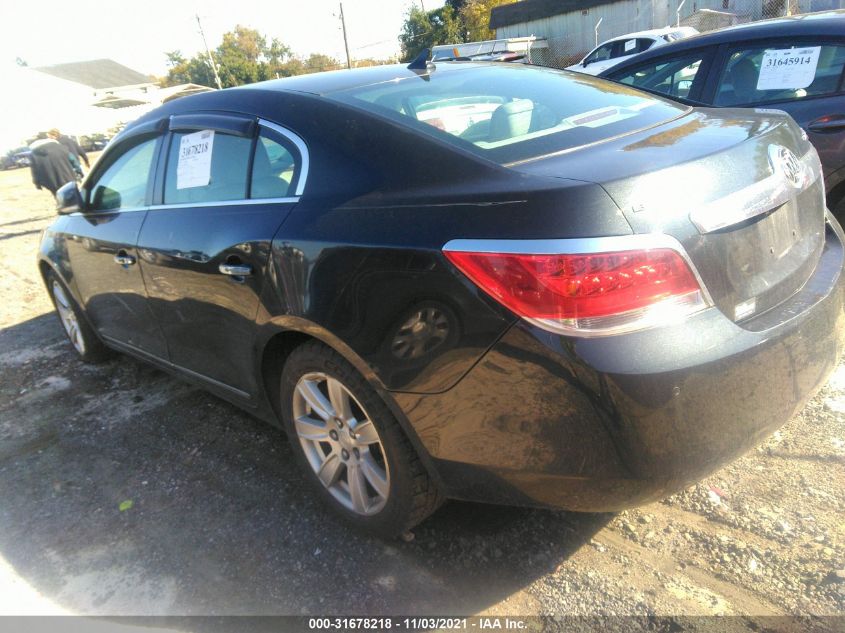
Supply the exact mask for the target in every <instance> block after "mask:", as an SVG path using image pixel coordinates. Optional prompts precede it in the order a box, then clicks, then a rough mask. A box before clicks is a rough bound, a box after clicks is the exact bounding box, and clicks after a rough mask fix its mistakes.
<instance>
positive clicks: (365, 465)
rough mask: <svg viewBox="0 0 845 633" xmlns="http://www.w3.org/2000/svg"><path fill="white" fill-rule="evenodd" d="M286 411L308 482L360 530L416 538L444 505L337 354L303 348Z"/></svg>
mask: <svg viewBox="0 0 845 633" xmlns="http://www.w3.org/2000/svg"><path fill="white" fill-rule="evenodd" d="M280 394H281V411H282V418H283V421H284V424H285V430H286V431H287V433H288V436H289V438H290V441H291V444H292V445H293V450H294V453H295V454H296V456H297V459H298V461H299V462H300V463H301V464H302V466H303V467H304V469H305V471H306V477H307V478H308V480H309V481H310V482H311V484H312V485H313V488H314V490H316V491H317V494H318V495H319V496H320V498H321V499H323V501H324V502H326V503H327V504H328V505H329V507H330V508H331V509H332V510H333V511H334V512H335V513H337V514H338V515H340V516H341V517H342V518H343V519H344V520H345V521H346V522H347V523H349V524H351V525H352V526H353V527H355V528H357V529H360V530H363V531H366V532H369V533H374V534H377V535H379V536H382V537H387V538H389V537H393V536H396V535H399V534H402V533H403V532H405V531H407V530H409V529H410V528H412V527H413V526H415V525H417V524H418V523H420V522H421V521H422V520H423V519H425V518H426V517H428V516H429V515H430V514H431V513H432V512H434V511H435V510H436V509H437V508H438V507H439V506H440V504H441V503H442V501H443V498H442V497H441V495H440V492H439V490H438V489H437V486H436V484H435V482H434V481H433V480H432V479H431V477H430V476H429V475H428V473H427V472H426V470H425V468H424V467H423V465H422V463H421V461H420V459H419V456H418V455H417V453H416V451H415V450H414V448H413V447H412V446H411V443H410V441H409V440H408V438H407V436H406V435H405V433H404V432H403V430H402V428H401V427H400V425H399V422H398V421H397V420H396V417H395V416H394V415H393V414H392V413H391V411H390V409H389V408H388V407H387V405H386V404H385V402H384V401H383V400H382V399H381V397H380V396H379V395H378V394H377V393H376V392H375V390H374V389H373V388H372V387H371V386H370V385H369V384H367V382H366V380H364V378H363V377H362V376H361V374H359V373H358V372H357V371H356V370H355V368H353V367H352V366H351V365H350V364H349V363H348V362H347V361H346V360H345V359H344V358H342V357H341V356H340V355H339V354H338V353H337V352H335V351H334V350H332V349H330V348H329V347H327V346H325V345H323V344H322V343H320V342H318V341H312V342H308V343H304V344H302V345H300V346H299V347H297V348H296V349H295V350H294V351H293V352H291V354H290V356H289V357H288V359H287V362H286V363H285V366H284V369H283V370H282V377H281V388H280Z"/></svg>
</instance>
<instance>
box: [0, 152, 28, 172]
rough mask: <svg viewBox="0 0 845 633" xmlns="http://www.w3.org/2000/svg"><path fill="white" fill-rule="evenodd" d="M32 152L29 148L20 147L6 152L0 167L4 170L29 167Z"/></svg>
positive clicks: (0, 161) (0, 160)
mask: <svg viewBox="0 0 845 633" xmlns="http://www.w3.org/2000/svg"><path fill="white" fill-rule="evenodd" d="M31 154H32V152H31V151H30V149H29V148H28V147H19V148H17V149H13V150H10V151H8V152H6V154H4V155H3V156H2V158H1V159H0V165H2V168H3V170H6V169H18V168H20V167H29V165H30V163H31V162H32V159H31V157H30V155H31Z"/></svg>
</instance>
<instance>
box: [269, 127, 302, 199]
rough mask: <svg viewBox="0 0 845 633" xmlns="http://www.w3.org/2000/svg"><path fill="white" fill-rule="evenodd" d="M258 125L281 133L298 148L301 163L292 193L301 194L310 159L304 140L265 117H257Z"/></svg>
mask: <svg viewBox="0 0 845 633" xmlns="http://www.w3.org/2000/svg"><path fill="white" fill-rule="evenodd" d="M258 125H260V126H262V127H266V128H267V129H268V130H273V131H274V132H276V133H277V134H281V135H282V136H284V137H285V138H286V139H288V140H289V141H290V142H291V143H293V144H294V145H295V146H296V149H297V150H299V158H300V160H301V161H302V164H301V165H300V168H299V179H298V180H297V181H296V191H295V192H294V193H295V194H296V195H297V196H301V195H302V192H303V191H304V190H305V182H306V181H307V180H308V169H309V167H310V161H309V158H308V147H307V146H306V145H305V141H303V140H302V138H300V137H299V136H297V135H296V134H294V133H293V132H291V131H290V130H289V129H287V128H284V127H282V126H281V125H278V124H277V123H273V122H271V121H267V120H266V119H258Z"/></svg>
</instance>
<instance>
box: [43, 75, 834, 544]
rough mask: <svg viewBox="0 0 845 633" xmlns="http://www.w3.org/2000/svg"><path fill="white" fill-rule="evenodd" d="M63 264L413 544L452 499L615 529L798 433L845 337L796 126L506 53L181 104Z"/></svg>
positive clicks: (329, 486)
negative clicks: (797, 419)
mask: <svg viewBox="0 0 845 633" xmlns="http://www.w3.org/2000/svg"><path fill="white" fill-rule="evenodd" d="M58 198H59V205H60V207H59V212H60V217H59V218H58V219H57V220H56V221H55V222H54V223H53V224H52V226H50V227H49V228H48V229H47V231H46V232H45V234H44V236H43V239H42V241H41V246H40V251H39V257H38V265H39V266H40V269H41V272H42V274H43V277H44V281H45V283H46V285H47V289H48V291H49V292H50V294H51V296H52V298H53V300H54V301H55V304H56V308H57V311H58V314H59V316H60V318H61V322H62V323H63V325H64V328H65V330H66V331H67V333H68V336H69V338H70V340H71V342H72V343H73V345H74V346H75V348H76V350H77V351H78V352H79V354H80V356H81V357H82V359H83V360H90V361H95V360H99V359H101V358H103V357H104V356H105V355H106V353H107V351H108V350H109V349H111V350H118V351H120V352H124V353H127V354H131V355H133V356H136V357H138V358H141V359H144V360H146V361H149V362H151V363H153V364H155V365H157V366H158V367H161V368H163V369H165V370H168V371H171V372H173V373H175V374H177V375H179V376H181V377H183V378H185V379H187V380H189V381H193V382H194V383H196V384H199V385H202V386H204V387H206V388H207V389H209V390H210V391H212V392H214V393H215V394H217V395H219V396H220V397H222V398H225V399H227V400H230V401H231V402H234V403H236V404H238V405H240V406H241V407H243V408H244V409H246V410H248V411H251V412H252V413H254V414H255V415H256V416H259V417H260V418H263V419H265V420H267V421H269V422H271V423H274V424H278V425H281V426H283V427H284V428H285V429H286V431H287V433H288V435H289V436H290V438H291V441H292V444H293V446H294V452H295V453H296V455H297V456H298V459H299V460H300V461H301V463H302V466H303V468H304V470H305V472H306V476H307V478H308V479H309V480H310V482H311V484H313V486H314V490H315V494H318V495H320V496H321V497H322V498H324V499H325V500H326V502H327V503H328V504H329V505H330V506H331V507H332V508H334V509H335V510H336V511H337V512H339V513H340V514H341V515H342V516H343V517H345V518H346V519H347V520H348V521H350V522H351V523H352V524H354V525H356V526H359V527H363V528H365V529H368V530H372V531H375V532H377V533H380V534H394V533H397V532H399V531H402V530H404V529H407V528H408V527H410V526H412V525H414V524H415V523H417V522H419V521H421V520H422V519H423V518H425V517H426V516H427V515H428V514H429V513H431V512H433V511H434V510H435V509H436V508H437V507H438V505H439V504H440V503H441V501H442V500H443V499H445V498H449V497H452V498H461V499H473V500H478V501H485V502H493V503H503V504H528V505H540V506H555V507H563V508H569V509H573V510H582V511H607V510H614V509H620V508H624V507H626V506H631V505H635V504H640V503H644V502H647V501H650V500H653V499H658V498H661V497H663V496H665V495H667V494H669V493H671V492H672V491H674V490H677V489H679V488H680V487H683V486H686V485H688V484H689V483H690V482H692V481H695V480H696V479H697V478H700V477H702V476H704V475H705V474H707V473H709V472H711V471H713V470H714V469H715V468H717V467H718V466H719V465H720V464H722V463H724V462H725V461H726V460H729V459H731V458H734V457H736V456H737V455H740V454H741V453H742V452H744V451H746V450H747V449H749V448H750V447H752V446H754V445H755V444H756V443H758V442H760V441H761V440H762V439H763V438H764V437H765V436H766V435H767V434H768V433H770V432H772V431H773V430H774V429H775V428H777V427H778V426H779V425H781V424H783V423H784V422H785V421H786V420H787V419H788V418H789V417H790V416H791V415H793V414H794V413H795V412H796V411H797V410H798V409H800V407H801V406H802V405H803V403H804V402H805V401H806V400H807V399H808V398H809V397H810V395H811V394H812V393H813V392H814V391H815V390H816V389H817V388H819V386H820V385H821V384H822V383H823V382H824V380H825V379H826V376H827V375H828V373H829V372H830V371H831V370H832V368H833V367H834V366H835V364H836V362H837V359H838V356H839V354H840V352H841V350H842V345H843V336H844V335H845V314H843V295H845V282H843V277H842V270H843V262H845V254H844V253H845V252H844V251H843V233H842V229H841V228H840V226H839V224H838V223H837V222H836V221H835V220H834V219H832V217H831V216H830V215H829V214H828V213H827V212H826V210H825V206H824V189H823V184H822V178H821V167H820V164H819V160H818V156H817V154H816V151H815V150H814V149H813V147H812V145H811V144H810V143H809V142H808V141H807V140H806V138H805V137H804V135H803V134H802V132H801V129H800V128H799V127H798V126H797V125H795V123H794V122H793V121H792V120H791V119H790V118H789V117H788V116H786V115H783V114H778V113H769V114H760V113H755V112H753V111H749V110H724V111H714V110H696V109H694V108H691V107H687V106H684V105H680V104H678V103H676V102H674V101H669V100H664V99H663V98H660V97H655V96H653V95H650V94H648V93H645V92H640V91H638V90H635V89H632V88H629V87H626V86H620V85H619V84H615V83H611V82H607V81H604V80H600V79H596V78H593V77H589V76H586V75H579V74H575V73H568V72H563V71H555V70H549V69H540V68H533V67H529V66H522V65H511V64H497V63H474V62H463V63H462V62H458V63H448V62H446V63H438V64H437V65H436V66H434V65H433V64H431V63H429V64H425V63H424V62H423V63H419V64H414V65H412V66H411V67H404V66H387V67H378V68H368V69H361V70H356V71H351V72H350V71H341V72H335V73H323V74H318V75H309V76H304V77H296V78H290V79H283V80H278V81H271V82H267V83H262V84H256V85H251V86H246V87H243V88H237V89H231V90H223V91H217V92H213V93H206V94H201V95H197V96H194V97H188V98H185V99H179V100H176V101H173V102H171V103H168V104H165V105H164V106H162V107H161V108H159V109H157V110H155V111H153V112H151V113H149V114H148V115H146V116H145V117H143V118H142V119H141V120H139V121H138V122H136V123H135V124H133V125H131V126H129V127H128V128H127V129H125V130H124V131H123V132H122V133H121V134H120V135H119V136H118V137H117V138H115V139H114V140H113V141H112V143H111V144H110V145H109V147H108V148H107V149H106V151H105V153H104V154H103V156H102V157H101V158H100V160H99V161H98V162H97V164H96V166H95V167H94V168H93V169H92V171H91V173H90V174H89V175H88V177H87V178H86V179H85V181H84V182H83V184H82V187H81V190H79V189H77V188H76V186H75V185H74V184H69V185H67V186H66V187H65V188H64V189H63V190H61V191H60V192H59V194H58Z"/></svg>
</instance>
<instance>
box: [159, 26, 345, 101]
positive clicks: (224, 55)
mask: <svg viewBox="0 0 845 633" xmlns="http://www.w3.org/2000/svg"><path fill="white" fill-rule="evenodd" d="M211 54H212V55H213V56H214V61H215V62H217V66H218V72H219V73H220V82H221V83H222V84H223V87H224V88H229V87H232V86H240V85H243V84H247V83H253V82H256V81H264V80H265V79H276V78H278V77H291V76H293V75H302V74H304V73H313V72H320V71H323V70H335V69H337V68H342V65H341V63H340V62H339V61H338V60H337V59H335V58H334V57H329V56H328V55H323V54H322V53H312V54H311V55H310V56H308V57H307V58H305V59H303V58H302V57H298V56H296V55H294V54H293V51H291V49H290V47H289V46H287V45H285V44H284V43H283V42H281V41H280V40H278V39H276V38H273V39H272V40H270V42H269V44H268V42H267V38H266V37H264V36H263V35H262V34H261V33H260V32H258V31H257V30H255V29H250V28H247V27H244V26H240V25H238V26H236V27H235V29H234V30H232V31H229V32H228V33H224V34H223V41H222V42H221V44H220V46H218V47H217V48H216V49H214V50H213V51H212V53H211ZM164 55H165V57H166V58H167V67H168V71H167V77H165V78H164V79H163V80H162V84H163V85H165V86H175V85H177V84H184V83H195V84H201V85H203V86H210V87H214V86H215V81H214V71H213V70H212V68H211V65H210V63H209V60H208V55H206V53H205V52H204V51H203V52H201V53H198V54H197V55H195V56H194V57H192V58H190V59H187V58H186V57H185V56H184V55H183V54H182V52H181V51H178V50H175V51H169V52H165V53H164Z"/></svg>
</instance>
